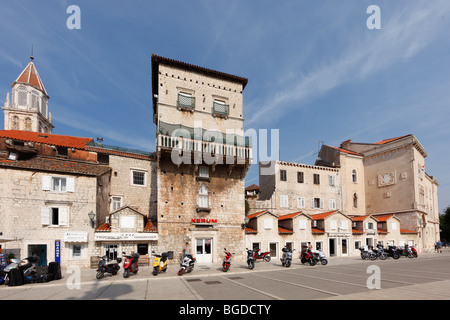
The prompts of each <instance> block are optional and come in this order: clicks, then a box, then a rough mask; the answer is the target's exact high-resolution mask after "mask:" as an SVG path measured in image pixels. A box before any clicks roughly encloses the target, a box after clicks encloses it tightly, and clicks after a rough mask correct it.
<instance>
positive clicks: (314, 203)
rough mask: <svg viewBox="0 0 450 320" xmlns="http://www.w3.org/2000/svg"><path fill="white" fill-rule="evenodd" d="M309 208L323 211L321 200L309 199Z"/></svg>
mask: <svg viewBox="0 0 450 320" xmlns="http://www.w3.org/2000/svg"><path fill="white" fill-rule="evenodd" d="M311 208H313V209H323V199H322V198H311Z"/></svg>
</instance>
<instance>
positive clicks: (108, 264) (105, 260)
mask: <svg viewBox="0 0 450 320" xmlns="http://www.w3.org/2000/svg"><path fill="white" fill-rule="evenodd" d="M121 262H122V258H120V257H117V258H116V259H110V258H109V257H107V256H103V257H101V259H100V261H99V262H98V268H97V274H96V278H97V279H101V278H103V277H104V276H105V273H111V274H112V275H113V276H115V275H116V274H117V272H119V269H120V266H119V263H121Z"/></svg>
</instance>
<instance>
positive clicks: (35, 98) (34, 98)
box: [31, 90, 40, 111]
mask: <svg viewBox="0 0 450 320" xmlns="http://www.w3.org/2000/svg"><path fill="white" fill-rule="evenodd" d="M39 100H40V99H39V93H38V92H37V91H36V90H33V91H31V110H37V111H40V110H39Z"/></svg>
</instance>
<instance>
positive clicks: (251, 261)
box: [245, 248, 255, 270]
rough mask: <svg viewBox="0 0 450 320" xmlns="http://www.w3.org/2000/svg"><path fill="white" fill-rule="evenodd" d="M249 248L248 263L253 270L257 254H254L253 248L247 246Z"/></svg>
mask: <svg viewBox="0 0 450 320" xmlns="http://www.w3.org/2000/svg"><path fill="white" fill-rule="evenodd" d="M245 250H247V265H248V268H249V269H250V270H252V269H253V268H254V267H255V256H254V254H253V250H249V249H248V248H245Z"/></svg>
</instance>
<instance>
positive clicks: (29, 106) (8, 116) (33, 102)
mask: <svg viewBox="0 0 450 320" xmlns="http://www.w3.org/2000/svg"><path fill="white" fill-rule="evenodd" d="M30 58H31V61H30V62H29V63H28V65H27V66H26V67H25V69H24V70H23V71H22V73H21V74H20V75H19V76H18V77H17V79H16V80H15V81H14V82H13V83H12V84H11V87H12V92H11V94H10V93H9V92H8V93H7V95H6V101H5V105H4V106H3V113H4V129H5V130H25V131H34V132H43V133H52V130H53V128H54V125H53V124H52V116H51V113H50V111H49V108H48V99H49V96H48V94H47V91H46V90H45V87H44V84H43V83H42V80H41V78H40V77H39V73H38V72H37V70H36V66H35V65H34V63H33V57H30Z"/></svg>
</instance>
